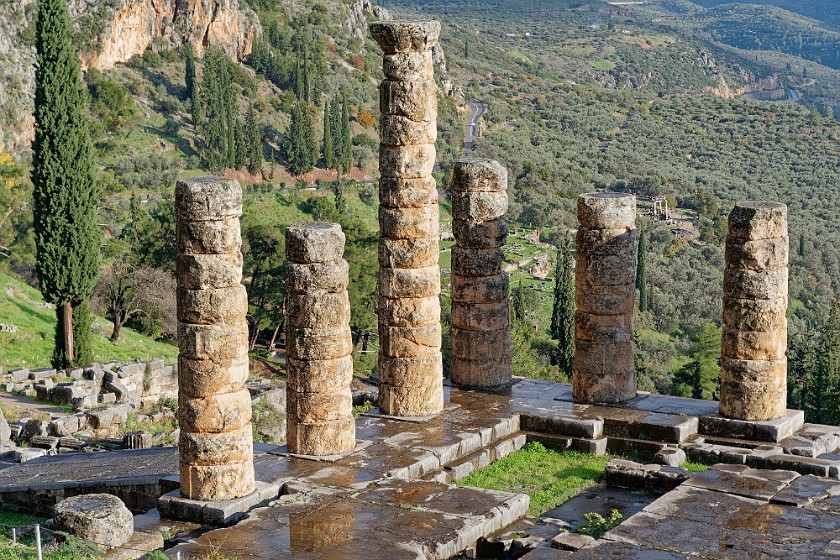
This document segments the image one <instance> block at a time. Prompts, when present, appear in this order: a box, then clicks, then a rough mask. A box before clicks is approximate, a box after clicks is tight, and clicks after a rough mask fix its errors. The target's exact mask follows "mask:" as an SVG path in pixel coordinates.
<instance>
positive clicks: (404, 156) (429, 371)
mask: <svg viewBox="0 0 840 560" xmlns="http://www.w3.org/2000/svg"><path fill="white" fill-rule="evenodd" d="M370 31H371V34H372V35H373V38H374V39H375V40H376V42H377V43H379V46H380V47H382V50H383V51H384V57H383V68H384V70H385V80H384V81H383V82H382V84H381V86H380V109H381V113H382V122H381V125H382V126H381V130H380V135H381V145H380V148H379V171H380V174H381V179H380V182H379V201H380V209H379V226H380V235H381V237H380V241H379V265H380V268H379V294H380V299H379V340H380V351H379V383H380V384H379V408H380V409H381V410H382V411H383V412H384V413H385V414H391V415H394V416H427V415H432V414H436V413H438V412H440V411H441V410H443V363H442V356H441V353H440V344H441V327H440V302H439V299H438V295H439V294H440V269H439V268H438V253H439V247H438V243H439V238H440V233H439V219H438V205H437V202H438V200H437V186H436V184H435V179H434V178H433V177H432V169H433V168H434V165H435V146H434V142H435V140H436V138H437V86H436V85H435V82H434V76H433V70H432V53H431V48H432V46H433V45H434V44H435V43H437V39H438V35H439V34H440V23H439V22H436V21H431V22H395V21H388V22H378V23H373V24H371V26H370Z"/></svg>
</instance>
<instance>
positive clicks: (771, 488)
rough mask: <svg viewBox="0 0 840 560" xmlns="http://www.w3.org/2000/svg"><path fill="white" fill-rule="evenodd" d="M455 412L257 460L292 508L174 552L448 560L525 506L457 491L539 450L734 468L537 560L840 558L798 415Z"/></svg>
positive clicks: (36, 490) (164, 460)
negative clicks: (320, 453)
mask: <svg viewBox="0 0 840 560" xmlns="http://www.w3.org/2000/svg"><path fill="white" fill-rule="evenodd" d="M446 399H447V405H446V409H445V412H444V413H443V414H441V415H439V416H436V417H434V418H432V419H429V420H426V421H423V422H414V421H405V420H397V419H393V418H388V417H383V416H381V415H378V414H377V413H376V412H375V411H372V412H371V413H370V414H366V415H363V416H361V417H359V418H357V437H358V439H359V440H363V441H365V442H368V443H367V445H366V446H360V447H359V449H358V450H357V451H356V452H354V453H351V454H349V455H347V456H344V457H341V458H337V459H336V460H332V461H314V460H311V459H306V458H300V457H292V456H288V454H286V453H284V450H283V449H282V448H278V447H274V446H266V445H262V444H257V445H255V460H254V464H255V470H256V475H257V479H258V480H260V481H262V482H266V483H272V484H277V485H280V486H281V487H282V488H283V495H282V496H281V498H280V500H278V501H277V502H276V503H274V504H273V505H272V506H269V507H266V508H261V509H258V510H254V511H253V512H252V514H251V516H250V517H249V518H248V519H246V520H244V521H242V522H240V523H239V524H237V525H236V526H234V527H230V528H226V529H216V530H211V531H209V532H206V533H205V534H204V535H202V536H197V537H195V538H193V539H192V540H190V541H189V542H187V543H184V544H181V545H179V547H177V548H176V549H174V550H175V551H177V550H180V551H182V552H183V553H184V554H182V558H183V557H184V556H186V555H188V554H193V553H195V552H197V551H203V552H206V551H210V550H213V549H215V548H219V549H220V550H223V551H224V552H225V553H227V554H230V555H232V556H235V557H237V558H249V557H250V558H266V557H273V558H296V559H306V560H308V559H310V558H324V559H327V560H329V559H331V558H348V559H350V558H357V557H358V558H370V559H377V558H383V559H386V558H387V559H392V558H409V559H410V558H441V559H443V558H449V557H451V556H453V555H455V554H456V553H458V552H460V551H462V550H463V549H464V548H466V547H468V546H470V545H471V544H472V543H474V542H475V541H476V540H477V539H479V538H481V537H485V536H488V535H490V534H491V533H494V532H496V531H499V530H501V529H504V528H505V527H510V526H511V524H514V522H516V521H517V519H519V518H520V517H522V516H523V515H524V513H525V511H526V510H527V505H528V503H527V497H525V496H522V495H515V494H505V493H499V492H489V491H483V490H475V489H467V488H455V487H452V486H449V485H448V484H446V483H450V482H452V481H454V480H456V479H458V478H461V477H463V476H466V475H467V474H469V473H470V472H471V471H472V470H474V469H475V468H480V467H481V466H484V465H486V464H488V463H490V462H492V461H493V460H495V459H498V458H500V457H503V456H504V455H506V454H509V453H511V452H513V451H514V450H516V449H518V448H519V447H521V446H522V445H523V444H524V443H525V441H526V440H527V439H532V440H539V441H543V442H545V443H546V444H547V445H552V446H553V447H556V448H561V449H566V448H571V449H578V450H582V451H590V452H593V453H607V452H609V453H613V454H617V455H624V456H633V457H635V458H637V459H639V460H643V461H649V460H650V459H651V458H652V456H653V454H654V453H655V452H656V451H658V450H660V449H662V448H664V447H668V446H670V447H677V446H679V447H682V448H683V449H684V450H685V451H686V453H687V454H688V455H689V456H690V457H692V458H695V459H697V460H703V461H705V462H707V463H720V462H722V463H732V464H730V465H721V466H718V467H716V468H715V469H714V470H711V471H708V472H706V473H703V474H699V475H696V476H694V477H692V478H691V479H690V480H688V481H687V482H685V483H683V485H682V486H680V487H679V488H677V489H676V490H673V491H671V492H669V493H667V494H665V495H664V496H662V497H661V498H658V499H655V501H653V502H652V503H651V499H653V498H650V497H648V496H643V495H641V494H633V493H629V494H628V493H627V492H625V493H623V494H622V493H620V492H618V493H614V492H612V489H609V488H607V489H601V490H599V491H598V492H595V491H593V492H592V493H590V495H589V496H587V495H586V494H584V495H582V496H580V497H578V498H577V499H576V500H577V501H578V502H580V503H576V502H575V500H572V501H571V502H569V503H568V504H567V505H564V506H561V507H560V508H557V510H554V511H552V512H550V515H548V517H552V518H555V519H556V523H555V524H554V525H553V526H551V524H548V525H547V524H541V525H540V526H539V527H533V528H532V532H533V533H534V534H533V535H531V540H530V541H529V543H528V547H530V548H534V550H533V551H531V552H529V553H528V555H527V556H526V557H525V558H527V560H540V559H541V558H573V559H575V560H580V559H584V560H586V559H590V558H591V559H595V558H616V559H618V558H621V559H629V560H633V559H637V558H638V559H651V560H658V559H663V560H672V559H675V558H689V557H690V558H706V559H711V558H735V559H740V558H745V559H746V558H750V559H752V558H768V559H772V558H781V557H783V556H784V557H785V558H786V560H795V559H799V558H803V559H804V558H815V559H819V558H838V557H840V480H838V479H840V455H837V454H836V451H837V448H838V447H840V428H837V427H831V426H819V425H811V424H804V421H803V417H802V414H801V413H799V412H796V411H790V412H789V413H788V415H787V416H786V417H785V418H784V419H782V420H781V421H776V422H764V423H760V422H759V423H743V422H740V423H739V422H731V421H728V420H726V419H723V418H721V417H720V416H719V415H718V414H717V404H716V403H713V402H706V401H694V400H692V399H681V398H677V397H666V396H657V395H648V394H640V395H639V396H638V397H637V398H636V399H633V400H632V401H630V402H629V403H624V404H623V405H622V406H618V407H612V406H598V405H582V404H577V403H574V402H573V401H572V399H571V389H570V387H569V386H568V385H562V384H554V383H549V382H543V381H535V380H520V381H518V382H516V383H514V384H513V385H512V386H510V387H509V388H508V389H506V390H505V391H502V392H499V393H481V392H471V391H460V390H456V389H449V388H447V390H446ZM177 460H178V458H177V450H175V449H174V448H156V449H151V450H141V451H120V452H102V453H89V454H88V453H76V454H70V455H63V456H58V457H46V458H42V459H36V460H33V461H31V462H28V463H25V464H21V465H13V466H8V467H6V468H2V467H0V468H2V470H0V500H1V501H18V503H20V500H21V499H26V500H28V499H33V498H34V497H37V498H38V500H40V501H43V500H44V499H45V497H46V498H51V499H53V500H54V499H61V497H62V496H68V495H73V494H75V493H82V492H85V489H86V488H91V487H97V485H99V486H101V485H103V484H105V485H117V486H118V485H119V484H121V483H124V484H135V483H138V482H142V481H152V482H158V481H159V482H160V483H161V484H159V486H161V488H163V487H164V486H165V485H164V484H163V482H164V481H166V482H167V484H168V485H169V486H172V485H173V484H177V480H176V479H174V478H173V477H174V476H175V475H176V472H177ZM585 500H589V501H590V502H589V504H591V505H593V506H594V505H598V506H599V507H592V508H589V509H587V505H589V504H587V503H586V501H585ZM34 501H36V500H34V499H33V502H34ZM139 503H141V502H140V501H138V504H139ZM612 506H620V508H623V509H624V511H625V513H626V514H628V515H631V516H630V517H629V519H627V520H626V521H625V522H624V523H623V524H622V525H620V526H619V527H618V528H616V529H614V530H613V531H611V532H610V533H608V534H607V535H606V536H605V538H604V539H602V540H601V541H598V542H596V543H594V545H593V546H590V547H587V548H585V549H581V550H579V551H577V552H574V551H564V550H557V549H553V548H550V547H549V546H548V545H549V543H550V539H551V537H552V536H553V535H552V534H551V533H552V530H553V531H554V532H555V533H554V534H556V533H559V532H560V530H561V528H562V527H564V526H565V527H568V526H570V525H573V524H574V523H575V522H579V520H580V519H579V517H580V515H581V514H582V513H583V512H585V511H603V513H608V511H607V510H608V509H611V507H612ZM640 510H641V511H640ZM531 525H532V526H533V524H531ZM513 527H516V528H517V530H518V527H519V524H515V525H513ZM527 532H528V531H527V530H526V531H525V533H527Z"/></svg>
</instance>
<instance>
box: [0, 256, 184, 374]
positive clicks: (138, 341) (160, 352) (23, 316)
mask: <svg viewBox="0 0 840 560" xmlns="http://www.w3.org/2000/svg"><path fill="white" fill-rule="evenodd" d="M43 302H44V298H43V297H41V293H40V292H38V290H35V289H33V288H31V287H30V286H27V285H26V284H25V283H24V282H22V281H20V280H17V279H16V278H13V277H12V276H9V275H8V274H5V273H2V272H0V317H2V318H3V322H4V323H10V324H12V325H14V326H16V327H17V332H14V333H7V332H3V333H0V366H3V368H5V369H7V370H9V369H15V368H19V367H27V368H37V367H46V366H49V365H50V359H51V357H52V352H53V346H54V344H55V342H54V338H53V337H54V331H55V322H56V317H55V310H54V309H45V308H42V307H38V305H36V304H38V303H43ZM111 327H112V325H111V323H110V322H109V321H106V320H105V319H103V318H101V317H95V318H94V331H95V333H94V336H93V352H94V359H95V360H96V361H98V362H107V361H111V360H114V361H117V362H132V361H134V360H136V359H142V360H148V359H151V358H163V359H164V360H166V361H169V362H171V361H174V360H175V358H176V357H177V356H178V348H177V347H175V346H173V345H172V344H165V343H162V342H156V341H154V340H152V339H150V338H147V337H145V336H143V335H141V334H138V333H136V332H134V331H132V330H130V329H127V328H123V329H122V334H121V336H120V341H119V342H118V343H117V344H114V343H112V342H111V341H110V340H108V338H109V337H110V335H111Z"/></svg>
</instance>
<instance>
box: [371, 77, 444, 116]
mask: <svg viewBox="0 0 840 560" xmlns="http://www.w3.org/2000/svg"><path fill="white" fill-rule="evenodd" d="M379 101H380V103H379V112H380V113H381V114H383V115H397V116H401V117H406V118H407V119H410V120H412V121H415V122H434V121H435V120H437V84H435V82H434V80H413V81H404V80H387V79H386V80H383V81H382V83H380V84H379Z"/></svg>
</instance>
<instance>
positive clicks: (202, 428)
mask: <svg viewBox="0 0 840 560" xmlns="http://www.w3.org/2000/svg"><path fill="white" fill-rule="evenodd" d="M175 208H176V215H177V220H178V225H177V227H178V233H177V238H178V239H177V244H178V251H179V255H178V261H177V277H178V345H179V349H180V354H179V355H178V383H179V385H178V387H179V390H178V396H179V398H178V416H179V420H180V424H181V436H180V448H179V452H180V456H181V493H182V494H183V495H184V496H185V497H187V498H190V499H193V500H203V501H220V500H228V499H233V498H239V497H242V496H245V495H247V494H250V493H251V492H253V491H254V463H253V441H252V437H251V396H250V394H249V393H248V390H247V389H246V388H245V380H246V379H247V378H248V324H247V322H246V320H245V315H246V314H247V312H248V296H247V294H246V293H245V287H244V286H243V285H242V284H241V283H240V282H241V280H242V253H240V251H239V249H240V246H241V244H242V241H241V237H240V234H239V216H240V215H241V214H242V189H241V188H240V186H239V183H237V182H236V181H231V180H227V179H219V178H215V177H202V178H198V179H189V180H186V181H179V182H178V184H177V186H176V187H175Z"/></svg>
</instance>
